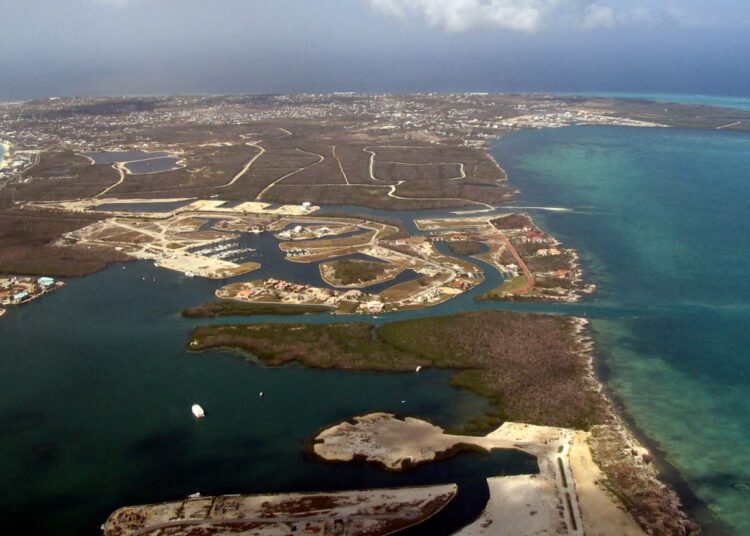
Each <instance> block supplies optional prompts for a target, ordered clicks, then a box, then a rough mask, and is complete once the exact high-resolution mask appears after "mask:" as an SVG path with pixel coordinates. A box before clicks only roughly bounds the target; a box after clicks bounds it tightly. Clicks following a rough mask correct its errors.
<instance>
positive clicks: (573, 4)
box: [369, 0, 620, 33]
mask: <svg viewBox="0 0 750 536" xmlns="http://www.w3.org/2000/svg"><path fill="white" fill-rule="evenodd" d="M369 3H370V5H371V6H372V8H373V9H375V10H376V11H379V12H381V13H384V14H386V15H390V16H393V17H398V18H404V19H407V18H421V19H424V20H425V21H426V22H427V23H428V24H429V25H431V26H435V27H437V28H440V29H443V30H446V31H449V32H463V31H467V30H471V29H478V28H490V29H492V28H496V29H507V30H514V31H519V32H527V33H532V32H536V31H539V30H542V29H544V28H548V27H551V26H575V27H581V28H586V29H593V28H602V27H604V28H609V27H612V26H614V25H616V24H617V23H618V22H619V21H620V17H619V16H618V14H617V13H616V12H615V10H614V9H613V8H612V7H609V6H606V5H603V4H601V3H599V2H597V1H594V0H369Z"/></svg>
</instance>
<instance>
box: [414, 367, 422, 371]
mask: <svg viewBox="0 0 750 536" xmlns="http://www.w3.org/2000/svg"><path fill="white" fill-rule="evenodd" d="M420 370H422V365H417V368H415V369H414V372H419V371H420Z"/></svg>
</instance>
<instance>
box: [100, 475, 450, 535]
mask: <svg viewBox="0 0 750 536" xmlns="http://www.w3.org/2000/svg"><path fill="white" fill-rule="evenodd" d="M456 492H457V487H456V486H455V485H453V484H446V485H442V486H429V487H427V486H426V487H414V488H396V489H375V490H358V491H342V492H335V493H285V494H279V495H222V496H217V497H195V498H188V499H185V500H183V501H175V502H169V503H162V504H150V505H142V506H128V507H125V508H120V509H119V510H117V511H115V512H114V513H113V514H112V515H111V516H110V517H109V519H107V521H106V523H105V524H104V527H103V528H104V536H141V535H146V534H170V535H173V536H188V535H197V534H202V535H210V534H216V535H218V534H240V535H245V536H287V535H289V534H295V533H298V534H331V535H337V534H338V535H342V536H343V535H349V536H385V535H387V534H393V533H394V532H398V531H400V530H403V529H405V528H407V527H411V526H413V525H418V524H419V523H421V522H423V521H425V520H426V519H428V518H430V517H432V516H433V515H435V514H436V513H437V512H439V511H440V510H441V509H442V508H443V507H444V506H445V505H446V504H448V503H449V502H450V501H451V500H452V499H453V498H454V497H455V495H456Z"/></svg>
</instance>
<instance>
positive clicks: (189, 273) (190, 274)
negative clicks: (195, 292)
mask: <svg viewBox="0 0 750 536" xmlns="http://www.w3.org/2000/svg"><path fill="white" fill-rule="evenodd" d="M185 277H195V272H191V271H190V270H188V271H187V272H185Z"/></svg>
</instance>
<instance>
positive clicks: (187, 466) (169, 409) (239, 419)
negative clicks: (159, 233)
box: [0, 261, 537, 535]
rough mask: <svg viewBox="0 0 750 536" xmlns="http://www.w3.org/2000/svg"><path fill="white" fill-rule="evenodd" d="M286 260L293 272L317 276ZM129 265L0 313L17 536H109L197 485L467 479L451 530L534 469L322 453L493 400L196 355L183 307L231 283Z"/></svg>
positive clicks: (12, 527)
mask: <svg viewBox="0 0 750 536" xmlns="http://www.w3.org/2000/svg"><path fill="white" fill-rule="evenodd" d="M284 263H285V264H287V265H289V268H288V269H289V270H292V272H290V273H289V274H288V275H290V276H291V277H292V278H293V279H296V280H300V281H304V280H305V279H306V275H307V274H306V273H304V272H300V273H294V272H293V270H294V268H295V267H297V266H299V265H296V264H294V263H290V262H287V261H284ZM124 266H125V268H124V269H123V265H117V266H113V267H110V268H109V269H107V270H104V271H102V272H99V273H97V274H94V275H91V276H88V277H86V278H81V279H72V280H69V281H68V285H67V286H66V287H65V288H64V289H62V290H60V291H58V292H56V293H54V294H52V295H49V296H46V297H45V298H44V299H42V300H38V301H35V302H33V303H31V304H29V305H26V306H23V307H18V308H14V309H13V310H12V311H10V312H9V313H8V314H7V315H6V316H5V317H4V318H3V319H2V322H0V337H1V338H2V340H3V341H4V342H3V350H2V352H1V353H0V429H2V430H3V441H1V442H0V516H1V517H2V519H3V526H4V530H5V531H8V532H9V533H23V534H71V535H82V534H96V533H97V532H98V526H99V524H101V523H102V522H103V521H104V520H105V519H106V517H107V515H108V514H109V513H110V512H111V511H112V510H114V509H115V508H117V507H119V506H122V505H126V504H140V503H144V502H153V501H164V500H173V499H176V498H180V497H185V496H187V495H188V494H190V493H193V492H195V491H201V492H202V493H204V494H209V493H212V494H216V493H262V492H281V491H295V490H296V491H306V490H308V491H313V490H331V489H347V488H349V489H352V488H362V487H375V486H402V485H410V484H428V483H437V482H457V483H458V484H459V486H460V487H461V489H462V490H463V491H462V492H461V493H460V494H459V497H458V498H457V499H456V501H454V503H452V504H451V506H450V507H449V509H447V510H446V511H445V512H444V513H443V514H441V516H440V517H437V518H435V521H433V522H432V523H433V525H432V528H431V529H429V527H427V528H424V527H423V528H421V529H419V530H417V531H416V532H414V533H416V534H449V533H450V532H451V531H452V530H453V529H455V528H458V527H459V526H461V524H465V523H468V522H469V521H471V520H472V519H473V518H474V517H475V516H477V515H478V514H479V512H480V511H481V508H482V506H483V504H484V502H486V499H487V489H486V485H485V483H484V478H485V477H487V476H490V475H493V474H519V473H529V472H535V471H536V470H537V467H536V461H535V460H534V459H532V458H530V457H529V456H527V455H523V454H521V453H517V452H498V453H494V454H493V455H492V456H479V455H468V456H460V457H458V458H455V459H453V460H450V461H447V462H442V463H440V464H437V465H436V466H434V467H433V468H431V469H429V470H428V469H427V468H425V469H424V470H418V471H414V472H411V471H410V472H408V473H405V474H403V475H392V474H388V473H386V472H384V471H382V470H380V469H377V468H374V467H371V466H366V465H347V464H336V465H331V464H323V463H318V462H315V461H314V460H311V459H310V458H309V457H308V456H306V455H305V453H304V452H305V444H306V443H305V442H306V440H307V439H308V438H309V437H311V436H313V435H315V434H316V433H317V432H318V431H319V430H320V429H321V428H323V427H326V426H328V425H331V424H333V423H336V422H338V421H340V420H342V419H345V418H348V417H350V416H351V415H354V414H360V413H366V412H369V411H373V410H390V411H396V412H404V413H409V414H415V415H421V416H425V417H427V418H430V419H433V420H435V422H438V423H440V424H442V425H445V426H450V425H457V424H459V423H461V422H463V421H464V419H465V418H466V416H467V415H478V414H481V413H483V412H484V411H485V410H487V409H488V405H487V403H486V402H485V401H484V400H483V399H481V398H479V397H477V396H474V395H472V394H470V393H468V392H466V391H461V390H457V389H454V388H452V387H450V385H449V382H448V378H449V376H450V373H449V372H446V371H430V370H423V371H422V372H420V373H419V374H417V373H410V374H376V373H364V372H343V371H322V370H308V369H304V368H301V367H286V368H276V369H273V368H265V367H259V366H254V365H252V364H249V363H247V362H245V361H244V360H242V359H238V358H237V357H235V356H232V355H229V354H222V353H219V352H208V353H201V354H191V353H188V352H186V351H185V349H184V348H185V343H186V338H187V335H188V332H189V329H190V327H191V326H193V325H196V324H197V323H199V322H200V321H188V320H184V319H182V318H180V317H179V315H178V312H179V311H180V310H181V309H182V308H184V307H187V306H191V305H197V304H200V303H203V302H205V301H207V300H209V299H212V298H213V292H214V290H215V289H216V288H217V287H218V286H219V285H220V284H221V283H219V282H215V281H207V280H202V279H199V278H192V279H191V278H186V277H184V276H183V275H182V274H179V273H175V272H170V271H166V270H162V269H157V268H154V267H153V265H152V264H151V263H147V262H135V263H129V264H127V265H124ZM154 278H156V281H154ZM331 318H332V317H331V316H330V315H321V316H318V317H316V320H317V321H323V320H324V319H331ZM235 321H236V319H235ZM260 391H263V392H264V394H265V396H264V397H262V398H261V397H259V392H260ZM194 402H200V403H201V404H202V405H203V406H204V408H205V409H206V412H207V415H208V418H207V419H205V420H204V421H195V419H193V417H192V415H191V414H190V405H191V404H192V403H194ZM436 527H438V528H436ZM428 529H429V530H428ZM449 529H450V530H449ZM425 531H426V532H425Z"/></svg>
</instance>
